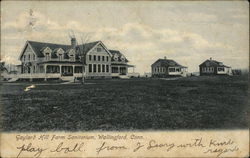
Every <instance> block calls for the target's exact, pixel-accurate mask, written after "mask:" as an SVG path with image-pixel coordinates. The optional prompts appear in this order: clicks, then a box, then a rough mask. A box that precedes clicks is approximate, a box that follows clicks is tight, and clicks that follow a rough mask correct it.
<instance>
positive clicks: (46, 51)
mask: <svg viewBox="0 0 250 158" xmlns="http://www.w3.org/2000/svg"><path fill="white" fill-rule="evenodd" d="M51 52H52V50H51V49H50V48H49V47H46V48H45V49H44V50H43V54H44V56H45V60H50V57H51Z"/></svg>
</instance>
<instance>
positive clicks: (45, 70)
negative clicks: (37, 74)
mask: <svg viewBox="0 0 250 158" xmlns="http://www.w3.org/2000/svg"><path fill="white" fill-rule="evenodd" d="M44 73H45V78H44V81H47V75H46V73H47V64H45V65H44Z"/></svg>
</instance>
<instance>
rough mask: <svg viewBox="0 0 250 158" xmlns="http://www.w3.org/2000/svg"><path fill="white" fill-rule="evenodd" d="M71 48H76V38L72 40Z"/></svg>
mask: <svg viewBox="0 0 250 158" xmlns="http://www.w3.org/2000/svg"><path fill="white" fill-rule="evenodd" d="M71 47H72V48H74V49H75V48H76V38H75V37H72V38H71Z"/></svg>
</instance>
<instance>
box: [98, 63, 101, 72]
mask: <svg viewBox="0 0 250 158" xmlns="http://www.w3.org/2000/svg"><path fill="white" fill-rule="evenodd" d="M98 72H101V65H100V64H98Z"/></svg>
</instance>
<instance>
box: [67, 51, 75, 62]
mask: <svg viewBox="0 0 250 158" xmlns="http://www.w3.org/2000/svg"><path fill="white" fill-rule="evenodd" d="M68 56H69V60H70V61H75V51H74V50H73V49H71V50H69V53H68Z"/></svg>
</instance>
